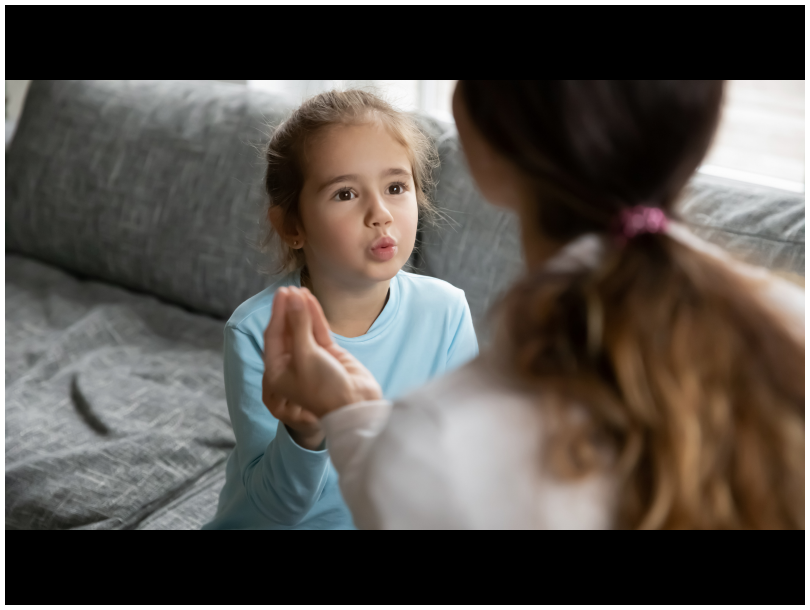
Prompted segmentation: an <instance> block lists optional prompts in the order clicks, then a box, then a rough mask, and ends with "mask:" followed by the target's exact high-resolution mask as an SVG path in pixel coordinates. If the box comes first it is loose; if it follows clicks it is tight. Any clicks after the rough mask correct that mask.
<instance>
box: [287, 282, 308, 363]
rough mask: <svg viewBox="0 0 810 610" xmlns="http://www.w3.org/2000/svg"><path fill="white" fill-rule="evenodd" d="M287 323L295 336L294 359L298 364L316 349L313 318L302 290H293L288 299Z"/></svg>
mask: <svg viewBox="0 0 810 610" xmlns="http://www.w3.org/2000/svg"><path fill="white" fill-rule="evenodd" d="M286 305H287V308H286V313H287V321H288V324H289V328H290V331H291V332H292V336H293V358H294V360H295V361H296V362H298V360H299V359H300V358H302V357H305V356H306V355H308V354H309V353H310V352H311V351H312V348H313V347H314V340H313V337H312V316H311V315H310V313H309V307H308V306H307V302H306V298H305V296H304V294H302V293H301V291H300V290H295V289H291V290H290V296H289V297H288V299H287V304H286Z"/></svg>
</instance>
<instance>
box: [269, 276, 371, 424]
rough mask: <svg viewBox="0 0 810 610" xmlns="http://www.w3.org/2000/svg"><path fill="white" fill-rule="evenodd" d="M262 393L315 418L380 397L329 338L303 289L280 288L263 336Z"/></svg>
mask: <svg viewBox="0 0 810 610" xmlns="http://www.w3.org/2000/svg"><path fill="white" fill-rule="evenodd" d="M264 366H265V374H264V379H263V388H262V391H263V394H265V393H266V394H267V395H275V396H283V397H285V398H286V399H287V400H288V401H289V402H291V403H293V404H297V405H301V407H303V409H305V410H306V411H309V412H310V413H312V414H314V415H315V416H316V417H318V418H320V417H323V416H324V415H326V414H328V413H330V412H332V411H334V410H335V409H339V408H340V407H343V406H346V405H349V404H352V403H355V402H361V401H363V400H376V399H379V398H382V391H381V390H380V386H379V384H378V383H377V381H376V380H375V379H374V376H373V375H372V374H371V373H370V372H369V371H368V369H366V367H364V366H363V365H362V364H361V363H360V362H359V361H358V360H357V359H356V358H355V357H354V356H352V355H351V354H350V353H349V352H347V351H346V350H344V349H343V348H341V347H340V346H339V345H337V344H336V343H335V342H334V341H332V336H331V335H330V334H329V324H328V323H327V321H326V317H325V316H324V314H323V310H322V309H321V306H320V304H319V303H318V300H317V299H316V298H315V297H314V296H312V294H311V293H310V292H309V290H307V289H306V288H280V289H279V290H278V291H277V292H276V295H275V298H274V299H273V315H272V317H271V318H270V323H269V324H268V325H267V329H266V330H265V333H264Z"/></svg>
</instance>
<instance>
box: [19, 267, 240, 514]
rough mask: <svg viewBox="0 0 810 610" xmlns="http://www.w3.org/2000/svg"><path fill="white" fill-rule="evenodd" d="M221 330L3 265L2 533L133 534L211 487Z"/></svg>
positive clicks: (135, 299)
mask: <svg viewBox="0 0 810 610" xmlns="http://www.w3.org/2000/svg"><path fill="white" fill-rule="evenodd" d="M222 327H223V324H222V322H221V321H219V320H216V319H213V318H210V317H207V316H203V315H198V314H193V313H189V312H187V311H184V310H183V309H181V308H178V307H175V306H172V305H168V304H165V303H162V302H160V301H158V300H157V299H155V298H154V297H148V296H143V295H137V294H133V293H130V292H128V291H126V290H124V289H121V288H117V287H114V286H108V285H104V284H101V283H96V282H92V281H81V280H79V279H77V278H75V277H73V276H71V275H69V274H67V273H65V272H64V271H61V270H58V269H56V268H53V267H50V266H47V265H44V264H42V263H39V262H36V261H33V260H31V259H27V258H25V257H20V256H14V255H7V256H6V437H5V439H6V528H7V529H69V528H90V529H120V528H135V527H139V526H141V525H143V524H144V523H145V522H146V521H147V520H148V519H149V518H150V517H151V516H152V515H153V514H154V513H156V512H158V511H161V510H163V509H165V507H167V506H169V505H172V506H175V505H177V504H178V500H182V499H184V498H191V497H192V495H190V492H191V491H193V490H194V489H196V487H195V486H197V487H199V484H200V482H202V481H207V480H209V479H210V478H211V477H214V476H217V475H218V474H219V472H220V471H221V470H222V468H223V467H224V461H225V459H226V457H227V455H228V453H229V451H230V450H231V448H232V447H233V445H234V438H233V433H232V431H231V426H230V420H229V417H228V410H227V406H226V402H225V391H224V385H223V380H222ZM217 491H218V490H217ZM210 493H211V491H210V490H209V496H206V498H207V500H208V501H207V503H206V507H205V510H197V511H194V512H193V513H190V514H189V515H184V516H183V519H182V523H183V524H185V526H186V527H199V526H201V525H202V524H203V523H204V521H205V520H206V519H208V518H210V517H211V516H213V512H214V510H215V508H216V499H215V497H214V498H213V499H212V498H211V497H210ZM164 512H165V511H164ZM178 512H180V511H178ZM194 515H196V517H193V516H194ZM192 517H193V518H192ZM164 522H165V517H164ZM173 523H174V526H178V525H179V524H180V523H181V522H178V521H177V520H175V521H174V522H173Z"/></svg>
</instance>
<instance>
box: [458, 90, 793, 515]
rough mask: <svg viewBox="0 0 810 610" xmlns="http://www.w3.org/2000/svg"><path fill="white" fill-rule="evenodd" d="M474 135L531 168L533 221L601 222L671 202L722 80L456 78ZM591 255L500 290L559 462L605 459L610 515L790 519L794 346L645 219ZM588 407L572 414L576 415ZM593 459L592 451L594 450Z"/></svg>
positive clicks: (553, 232)
mask: <svg viewBox="0 0 810 610" xmlns="http://www.w3.org/2000/svg"><path fill="white" fill-rule="evenodd" d="M459 86H460V87H461V95H462V99H463V100H464V102H465V103H466V106H467V109H468V111H469V113H470V116H471V118H472V120H473V123H474V124H475V125H476V127H477V128H478V129H479V130H480V131H481V133H482V134H483V135H484V137H485V138H486V139H487V140H488V141H489V142H490V143H491V145H493V146H494V147H495V148H496V149H497V150H499V151H500V152H501V153H502V154H504V155H506V156H507V157H508V158H509V159H511V160H512V161H513V162H514V163H515V164H516V165H517V166H518V167H520V168H521V169H522V170H523V171H524V172H525V173H526V174H527V175H529V176H532V177H534V178H535V179H536V182H537V185H538V189H537V193H538V194H537V206H536V222H537V225H538V229H539V230H540V232H541V233H542V234H544V235H545V236H547V237H548V238H549V239H550V240H553V241H557V242H560V243H565V242H569V241H570V240H572V239H574V238H576V237H578V236H580V235H583V234H585V233H591V232H595V233H601V234H610V233H611V230H612V228H613V223H614V222H615V219H616V218H617V216H618V214H619V211H620V210H621V209H622V208H624V207H628V206H633V205H637V204H645V205H651V206H657V207H660V208H662V209H664V210H665V211H666V212H667V214H669V215H671V214H672V213H673V205H674V203H675V202H676V200H677V198H678V196H679V194H680V192H681V190H682V188H683V186H684V185H685V183H686V182H687V180H688V178H689V177H690V176H691V174H692V173H693V172H694V171H695V169H696V168H697V166H698V164H699V163H700V161H701V160H702V158H703V157H704V155H705V153H706V150H707V149H708V146H709V144H710V142H711V139H712V136H713V133H714V131H715V129H716V126H717V122H718V117H719V112H720V104H721V100H722V94H723V83H722V81H508V82H506V81H493V82H487V81H461V82H460V84H459ZM605 243H606V244H607V245H608V246H607V251H606V252H605V257H604V260H603V261H602V262H601V263H600V264H599V265H598V266H597V268H595V269H591V270H583V271H578V272H570V273H553V272H550V271H548V270H545V271H544V270H540V271H533V272H531V273H530V274H529V275H527V276H526V277H525V278H524V279H523V280H522V281H521V282H520V283H519V284H518V285H517V286H516V287H515V288H514V289H513V290H512V291H511V292H510V294H509V295H507V297H506V299H505V300H504V303H503V305H502V306H503V308H504V310H505V315H504V319H505V320H506V332H507V337H508V339H509V341H508V345H509V346H510V348H511V352H510V353H511V355H512V358H513V361H512V364H513V366H514V368H515V370H516V372H517V373H518V374H520V375H521V376H523V377H524V378H525V379H528V380H530V381H532V382H533V383H535V384H536V385H537V387H538V390H539V391H541V392H542V395H543V400H542V402H543V404H544V405H545V406H546V408H547V413H548V415H549V417H548V421H549V423H550V430H551V432H550V437H549V443H548V447H549V453H548V456H547V459H548V461H549V463H550V465H551V467H552V468H553V469H554V470H555V472H556V473H557V474H558V475H560V476H566V477H578V476H584V475H587V474H589V473H592V472H594V471H595V470H597V469H600V468H612V469H613V470H612V472H613V473H614V475H615V476H616V477H617V480H618V482H619V485H620V487H619V494H618V504H617V506H616V515H615V524H616V526H617V527H626V528H803V527H804V345H803V343H800V342H799V341H798V340H797V339H796V338H795V337H792V336H791V335H790V333H789V332H788V330H787V328H786V327H785V326H784V324H783V323H782V322H780V320H779V319H778V317H777V316H776V315H774V314H773V313H771V312H770V311H769V310H768V308H767V306H766V305H765V304H764V303H763V302H761V301H760V300H759V299H758V298H757V297H756V296H755V295H754V291H753V290H752V288H751V286H749V285H747V284H746V282H745V281H744V280H743V279H742V278H741V277H740V276H738V275H737V274H735V273H733V272H732V271H730V270H729V269H728V268H727V266H726V265H725V264H723V263H721V262H718V261H717V260H716V259H714V258H712V257H709V256H707V255H705V254H702V253H700V252H698V251H696V250H694V249H692V248H690V247H687V246H685V245H683V244H681V243H680V242H678V241H675V240H674V239H673V238H672V237H670V236H668V235H666V234H655V235H651V234H647V235H642V236H639V237H637V238H635V239H632V240H630V241H629V242H628V243H626V244H625V245H624V246H619V245H618V244H617V245H611V244H612V243H613V242H612V241H611V240H610V239H609V238H608V239H606V240H605ZM583 410H584V412H585V413H587V415H588V417H581V414H582V412H583ZM606 456H607V457H606Z"/></svg>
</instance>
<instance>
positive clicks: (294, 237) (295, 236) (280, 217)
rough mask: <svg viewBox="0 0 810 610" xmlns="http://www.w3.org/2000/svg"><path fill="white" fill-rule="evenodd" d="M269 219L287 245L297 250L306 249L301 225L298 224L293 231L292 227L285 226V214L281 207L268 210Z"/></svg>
mask: <svg viewBox="0 0 810 610" xmlns="http://www.w3.org/2000/svg"><path fill="white" fill-rule="evenodd" d="M267 217H268V219H269V220H270V224H271V225H273V229H275V231H276V233H278V234H279V236H280V237H281V239H282V240H283V241H284V243H285V244H287V245H288V246H289V247H290V248H293V249H295V250H298V249H299V248H303V247H304V232H303V230H302V229H301V227H300V226H299V223H297V222H296V223H295V227H294V228H292V230H291V227H289V226H285V225H286V223H285V222H284V212H283V211H282V209H281V207H280V206H274V207H271V208H270V209H269V210H267Z"/></svg>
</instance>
